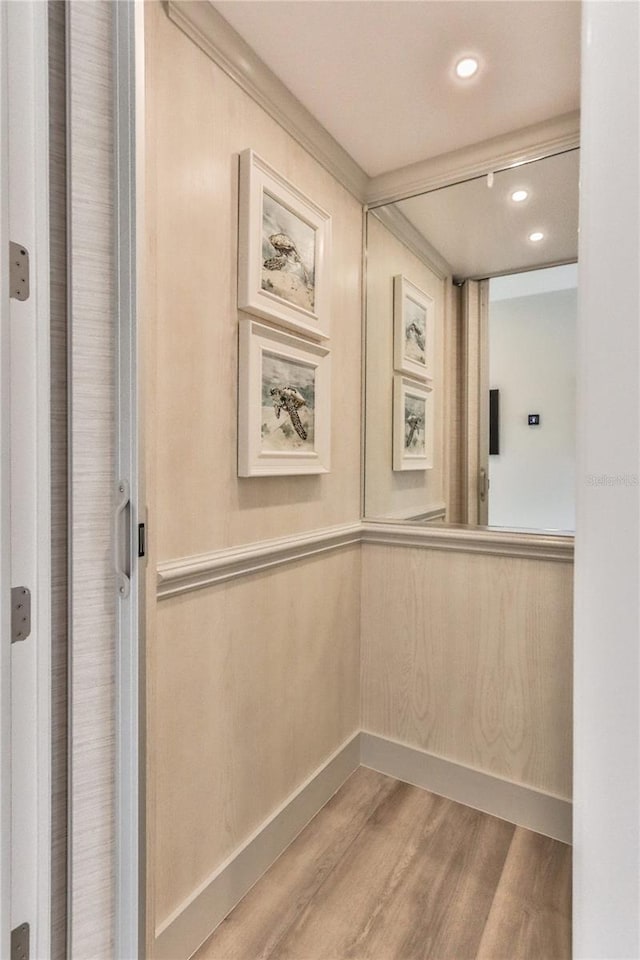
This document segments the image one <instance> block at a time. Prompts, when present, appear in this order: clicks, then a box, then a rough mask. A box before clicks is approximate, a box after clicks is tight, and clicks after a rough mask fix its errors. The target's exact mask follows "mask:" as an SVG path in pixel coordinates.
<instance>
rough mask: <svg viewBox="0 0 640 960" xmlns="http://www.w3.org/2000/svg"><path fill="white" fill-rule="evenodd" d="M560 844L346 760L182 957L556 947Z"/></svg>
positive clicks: (481, 953) (454, 958) (567, 889)
mask: <svg viewBox="0 0 640 960" xmlns="http://www.w3.org/2000/svg"><path fill="white" fill-rule="evenodd" d="M570 931H571V851H570V847H568V846H566V845H565V844H562V843H559V842H558V841H556V840H550V839H548V838H547V837H542V836H540V835H539V834H535V833H532V832H531V831H529V830H524V829H522V828H519V827H514V826H513V824H510V823H507V822H506V821H504V820H498V819H497V818H495V817H491V816H488V815H487V814H484V813H479V812H477V811H475V810H472V809H470V808H469V807H465V806H463V805H461V804H459V803H454V802H453V801H450V800H446V799H444V798H442V797H438V796H436V795H435V794H432V793H428V792H427V791H424V790H421V789H419V788H418V787H413V786H410V785H409V784H406V783H401V782H400V781H397V780H393V779H392V778H390V777H386V776H383V775H382V774H379V773H376V772H374V771H372V770H368V769H366V768H364V767H360V768H359V769H358V770H357V771H356V772H355V773H354V774H353V775H352V776H351V777H350V778H349V780H347V782H346V783H345V784H344V786H343V787H342V788H341V789H340V790H339V791H338V792H337V793H336V794H335V796H334V797H333V798H332V799H331V800H330V801H329V803H328V804H327V805H326V807H324V809H323V810H322V811H321V812H320V813H319V814H318V815H317V816H316V817H315V818H314V819H313V820H312V822H311V823H310V824H309V825H308V826H307V827H306V829H305V830H304V831H303V832H302V834H301V835H300V836H299V837H298V838H297V840H295V842H294V843H292V844H291V846H290V847H289V848H288V849H287V850H286V852H285V853H284V854H283V855H282V856H281V857H280V859H279V860H277V861H276V863H275V864H274V865H273V867H272V868H271V869H270V870H269V871H268V872H267V873H266V874H265V876H264V877H263V878H262V879H261V880H260V881H259V882H258V883H257V884H256V885H255V887H254V888H253V889H252V890H251V891H250V893H249V894H248V895H247V896H246V897H245V898H244V899H243V900H242V901H241V902H240V904H239V905H238V906H237V907H236V909H235V910H234V911H233V912H232V913H231V914H230V915H229V916H228V918H227V919H226V920H225V921H223V923H222V924H221V925H220V926H219V927H218V929H217V931H216V932H215V933H214V935H213V936H212V937H211V938H210V939H209V940H208V941H207V943H206V944H205V945H204V946H203V947H202V948H201V949H200V950H199V952H198V953H197V954H196V957H195V960H258V958H261V960H266V958H278V960H285V958H288V960H329V958H331V960H344V958H347V957H353V958H356V957H357V958H359V960H399V958H402V960H410V958H411V960H413V958H418V957H420V958H432V960H435V958H437V960H464V958H471V957H473V958H477V960H507V958H508V960H514V958H518V960H542V958H544V960H569V957H570V956H571V933H570Z"/></svg>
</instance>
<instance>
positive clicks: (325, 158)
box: [166, 0, 369, 201]
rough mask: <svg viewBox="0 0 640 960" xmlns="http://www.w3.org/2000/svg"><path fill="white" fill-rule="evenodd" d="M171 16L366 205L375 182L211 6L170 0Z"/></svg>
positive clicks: (195, 2)
mask: <svg viewBox="0 0 640 960" xmlns="http://www.w3.org/2000/svg"><path fill="white" fill-rule="evenodd" d="M166 9H167V13H168V15H169V18H170V19H171V20H172V21H173V22H174V23H175V24H176V26H178V27H180V29H181V30H182V31H183V32H184V33H185V34H186V35H187V36H188V37H189V38H190V39H191V40H193V42H194V43H195V44H197V45H198V46H199V47H200V49H201V50H202V51H203V52H204V53H206V55H207V56H208V57H210V58H211V59H212V60H213V61H214V63H217V65H218V66H219V67H221V68H222V69H223V70H224V71H225V73H227V74H228V75H229V76H230V77H231V79H232V80H235V82H236V83H237V84H238V85H239V86H240V87H241V88H242V89H243V90H244V91H245V93H247V94H249V96H250V97H252V98H253V99H254V100H255V101H256V103H258V104H259V105H260V106H261V107H262V108H263V109H264V110H266V112H267V113H268V114H269V116H270V117H272V118H273V119H274V120H275V121H276V123H278V124H280V126H281V127H282V128H283V130H286V131H287V133H289V134H290V135H291V136H292V137H293V138H294V140H296V141H297V142H298V143H299V144H300V145H301V146H302V147H304V148H305V150H307V151H308V152H309V153H310V154H311V156H312V157H314V158H315V159H316V160H317V161H318V163H320V164H321V165H322V166H323V167H324V168H325V170H328V172H329V173H330V174H331V175H332V176H333V177H335V178H336V180H337V181H338V182H339V183H341V184H342V185H343V186H344V187H346V189H347V190H348V191H349V192H350V193H351V194H353V196H354V197H356V198H357V199H358V200H360V201H363V200H364V197H365V194H366V191H367V184H368V182H369V178H368V177H367V175H366V173H365V172H364V170H362V169H361V168H360V167H359V166H358V164H357V163H356V162H355V160H353V159H352V158H351V157H350V156H349V154H348V153H347V152H346V150H344V148H343V147H341V146H340V144H339V143H338V142H337V141H336V140H334V139H333V137H332V136H331V134H330V133H329V132H328V131H327V130H325V128H324V127H323V126H322V125H321V124H320V123H319V122H318V121H317V120H316V118H315V117H314V116H312V114H311V113H309V111H308V110H307V108H306V107H304V106H303V105H302V104H301V103H300V101H299V100H298V99H297V98H296V97H295V96H294V95H293V94H292V93H291V91H290V90H289V89H288V88H287V87H285V85H284V84H283V83H282V81H281V80H279V79H278V78H277V77H276V75H275V74H274V73H272V72H271V70H270V69H269V68H268V67H267V66H266V64H265V63H263V61H262V60H261V59H260V58H259V57H258V55H257V54H256V53H255V52H254V51H253V50H252V49H251V47H250V46H249V45H248V44H247V43H246V42H245V41H244V40H243V39H242V37H241V36H240V35H239V34H238V33H237V32H236V31H235V30H234V29H233V28H232V27H231V26H230V25H229V24H228V23H227V21H226V20H225V19H224V17H222V16H221V15H220V14H219V13H218V11H217V10H216V9H215V7H213V6H212V5H211V4H210V3H203V2H201V0H167V4H166Z"/></svg>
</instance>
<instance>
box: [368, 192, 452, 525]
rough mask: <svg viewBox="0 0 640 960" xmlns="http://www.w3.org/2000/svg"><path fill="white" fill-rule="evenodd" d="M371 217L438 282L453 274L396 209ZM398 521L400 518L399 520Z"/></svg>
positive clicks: (378, 209) (380, 210) (377, 210)
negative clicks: (432, 274)
mask: <svg viewBox="0 0 640 960" xmlns="http://www.w3.org/2000/svg"><path fill="white" fill-rule="evenodd" d="M369 212H370V213H371V215H372V216H374V217H376V219H377V220H379V221H380V223H382V224H383V225H384V226H385V227H386V228H387V230H388V231H389V232H390V233H392V234H393V235H394V237H396V238H397V239H398V240H399V241H400V242H401V243H403V244H404V245H405V247H407V249H408V250H410V251H411V253H412V254H413V255H414V257H417V258H418V260H420V261H421V262H422V263H424V264H425V266H427V267H428V268H429V270H431V271H432V273H435V275H436V276H437V278H438V279H439V280H444V279H445V277H450V276H451V275H452V273H453V269H452V267H451V265H450V264H449V263H448V262H447V261H446V260H445V258H444V257H443V256H442V255H441V254H440V253H438V251H437V250H436V248H435V247H432V246H431V244H430V243H429V241H428V240H427V239H426V237H424V236H423V235H422V234H421V233H420V231H419V230H416V228H415V227H414V225H413V224H412V223H411V221H410V220H408V219H407V218H406V217H405V215H404V213H402V212H401V211H400V210H398V208H397V207H394V206H387V207H376V208H375V209H374V210H370V211H369ZM399 519H400V518H399Z"/></svg>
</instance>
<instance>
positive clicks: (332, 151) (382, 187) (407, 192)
mask: <svg viewBox="0 0 640 960" xmlns="http://www.w3.org/2000/svg"><path fill="white" fill-rule="evenodd" d="M166 10H167V14H168V16H169V18H170V19H171V20H172V21H173V22H174V23H175V24H176V26H178V27H179V28H180V29H181V30H182V31H183V32H184V33H185V34H186V35H187V36H188V37H189V38H190V39H191V40H192V41H193V42H194V43H195V44H196V45H197V46H198V47H200V49H201V50H202V51H203V52H204V53H205V54H206V55H207V56H209V57H210V58H211V59H212V60H213V61H214V63H216V64H217V65H218V66H219V67H220V68H221V69H222V70H224V71H225V73H226V74H227V75H228V76H229V77H231V79H232V80H234V81H235V82H236V83H237V84H238V85H239V86H240V87H241V88H242V89H243V90H244V91H245V93H247V94H248V95H249V96H250V97H251V98H252V99H253V100H255V101H256V103H258V104H259V105H260V106H261V107H262V108H263V109H264V110H265V111H266V112H267V113H268V114H269V115H270V116H271V117H273V119H274V120H275V121H276V122H277V123H279V124H280V126H281V127H282V128H283V129H284V130H286V131H287V133H289V134H290V135H291V136H292V137H293V138H294V139H295V140H296V141H297V142H298V143H299V144H300V145H301V146H302V147H303V148H304V149H305V150H307V151H308V152H309V153H310V154H311V156H313V157H314V158H315V159H316V160H317V161H318V162H319V163H320V164H321V165H322V166H323V167H324V168H325V169H326V170H327V171H328V172H329V173H331V174H332V176H334V177H335V178H336V180H338V182H339V183H341V184H342V185H343V186H344V187H345V188H346V189H347V190H348V191H349V192H350V193H351V194H352V195H353V196H354V197H356V199H358V200H359V201H360V202H361V203H365V202H366V203H367V204H368V205H369V206H370V207H371V206H379V205H381V204H385V203H392V202H394V201H396V200H402V199H406V198H407V197H410V196H414V195H416V194H418V193H424V192H425V191H427V190H435V189H437V188H438V187H443V186H448V185H449V184H452V183H457V182H459V181H461V180H465V179H469V178H471V177H474V176H481V175H482V174H484V173H489V172H491V171H495V170H498V169H501V168H504V167H509V166H514V165H515V164H517V163H524V162H527V161H530V160H538V159H541V158H542V157H546V156H550V155H551V154H553V153H559V152H561V151H562V150H570V149H573V148H575V147H578V146H579V145H580V114H579V111H577V110H576V111H573V112H572V113H567V114H563V115H562V116H559V117H553V118H552V119H550V120H546V121H543V122H542V123H538V124H534V125H532V126H528V127H524V128H522V129H520V130H515V131H512V132H511V133H508V134H504V135H502V136H499V137H493V138H492V139H490V140H484V141H482V142H481V143H476V144H472V145H471V146H468V147H463V148H461V149H460V150H454V151H452V152H450V153H445V154H441V155H440V156H438V157H433V158H430V159H428V160H423V161H420V162H419V163H414V164H410V165H409V166H406V167H401V168H399V169H397V170H392V171H389V172H387V173H384V174H380V175H379V176H377V177H372V178H370V177H368V176H367V174H366V173H365V172H364V170H363V169H362V168H361V167H360V166H359V165H358V164H357V163H356V161H355V160H354V159H353V158H352V157H351V156H350V155H349V154H348V153H347V151H346V150H345V149H344V148H343V147H342V146H340V144H339V143H338V142H337V141H336V140H335V139H334V138H333V137H332V136H331V134H330V133H329V132H328V131H327V130H326V129H325V127H323V126H322V124H321V123H319V121H318V120H316V118H315V117H314V116H313V115H312V114H311V113H310V112H309V111H308V110H307V108H306V107H305V106H303V105H302V103H300V101H299V100H298V99H297V97H295V96H294V95H293V94H292V93H291V91H290V90H289V89H288V87H286V86H285V85H284V84H283V83H282V81H281V80H279V79H278V77H277V76H276V75H275V74H274V73H273V72H272V71H271V70H270V68H269V67H267V66H266V64H265V63H264V62H263V61H262V60H261V59H260V57H258V55H257V54H256V53H255V52H254V50H253V49H252V48H251V47H250V46H249V44H248V43H247V42H246V41H245V40H243V38H242V37H241V36H240V35H239V34H238V33H237V32H236V31H235V30H234V29H233V27H231V26H230V25H229V24H228V23H227V21H226V20H225V19H224V17H222V16H221V14H220V13H218V11H217V10H216V9H215V7H214V6H213V5H212V4H211V3H210V2H209V0H206V2H202V0H167V3H166Z"/></svg>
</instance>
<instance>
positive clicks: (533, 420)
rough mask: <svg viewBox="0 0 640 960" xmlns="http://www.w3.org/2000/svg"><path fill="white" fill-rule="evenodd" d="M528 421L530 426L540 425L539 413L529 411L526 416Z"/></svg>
mask: <svg viewBox="0 0 640 960" xmlns="http://www.w3.org/2000/svg"><path fill="white" fill-rule="evenodd" d="M528 423H529V426H530V427H539V426H540V414H539V413H530V414H529V416H528Z"/></svg>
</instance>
